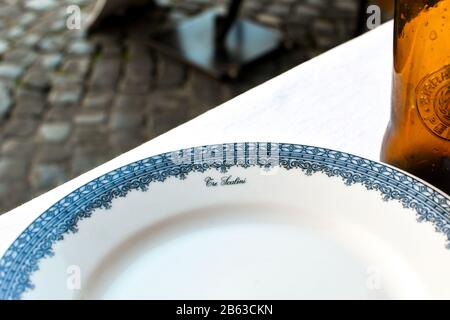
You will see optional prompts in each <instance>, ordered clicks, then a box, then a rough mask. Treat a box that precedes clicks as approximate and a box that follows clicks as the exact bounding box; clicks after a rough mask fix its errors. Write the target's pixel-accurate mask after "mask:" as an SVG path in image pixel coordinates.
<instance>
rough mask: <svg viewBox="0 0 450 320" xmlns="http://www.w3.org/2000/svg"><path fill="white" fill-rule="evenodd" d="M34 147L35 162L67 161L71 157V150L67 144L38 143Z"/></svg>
mask: <svg viewBox="0 0 450 320" xmlns="http://www.w3.org/2000/svg"><path fill="white" fill-rule="evenodd" d="M35 149H37V150H35V156H34V160H35V162H36V163H67V162H68V161H70V159H71V151H70V148H69V147H68V146H67V145H61V144H40V145H39V146H38V147H36V148H35Z"/></svg>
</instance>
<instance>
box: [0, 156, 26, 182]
mask: <svg viewBox="0 0 450 320" xmlns="http://www.w3.org/2000/svg"><path fill="white" fill-rule="evenodd" d="M27 175H28V163H27V162H25V161H23V160H21V159H20V158H19V159H18V158H12V157H4V156H3V157H0V180H4V179H23V178H25V177H27Z"/></svg>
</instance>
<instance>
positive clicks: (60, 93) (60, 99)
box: [49, 87, 82, 107]
mask: <svg viewBox="0 0 450 320" xmlns="http://www.w3.org/2000/svg"><path fill="white" fill-rule="evenodd" d="M81 96H82V89H81V88H77V87H74V88H62V89H59V88H58V89H54V90H52V92H51V93H50V95H49V103H50V104H51V105H52V106H59V107H66V106H74V105H78V103H79V102H80V100H81Z"/></svg>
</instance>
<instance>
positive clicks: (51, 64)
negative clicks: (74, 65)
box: [39, 53, 63, 70]
mask: <svg viewBox="0 0 450 320" xmlns="http://www.w3.org/2000/svg"><path fill="white" fill-rule="evenodd" d="M62 61H63V56H62V54H60V53H53V54H45V55H43V56H42V57H41V59H40V60H39V65H40V66H41V67H44V68H47V69H50V70H54V69H56V68H58V67H59V66H60V65H61V63H62Z"/></svg>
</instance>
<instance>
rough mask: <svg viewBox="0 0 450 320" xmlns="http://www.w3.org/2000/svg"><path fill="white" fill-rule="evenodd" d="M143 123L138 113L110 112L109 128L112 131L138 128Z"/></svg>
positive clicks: (141, 116)
mask: <svg viewBox="0 0 450 320" xmlns="http://www.w3.org/2000/svg"><path fill="white" fill-rule="evenodd" d="M143 121H144V118H143V115H142V114H139V113H129V112H121V111H120V112H112V113H111V118H110V120H109V127H110V128H111V129H112V130H118V129H131V128H139V127H140V126H141V125H142V123H143Z"/></svg>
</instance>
